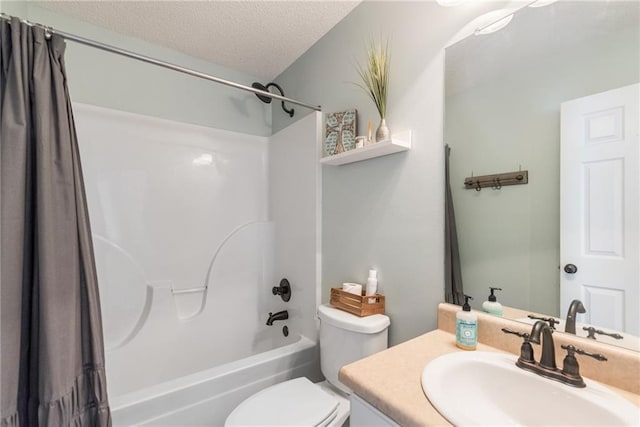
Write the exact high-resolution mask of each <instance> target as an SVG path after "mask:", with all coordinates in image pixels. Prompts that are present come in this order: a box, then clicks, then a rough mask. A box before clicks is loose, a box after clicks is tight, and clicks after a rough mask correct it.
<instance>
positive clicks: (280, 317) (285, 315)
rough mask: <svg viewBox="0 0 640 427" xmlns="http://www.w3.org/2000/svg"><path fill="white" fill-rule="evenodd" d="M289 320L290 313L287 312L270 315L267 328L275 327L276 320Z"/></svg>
mask: <svg viewBox="0 0 640 427" xmlns="http://www.w3.org/2000/svg"><path fill="white" fill-rule="evenodd" d="M288 318H289V312H288V311H287V310H282V311H279V312H277V313H269V318H268V319H267V326H271V325H273V322H275V321H276V320H287V319H288Z"/></svg>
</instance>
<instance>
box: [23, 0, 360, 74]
mask: <svg viewBox="0 0 640 427" xmlns="http://www.w3.org/2000/svg"><path fill="white" fill-rule="evenodd" d="M359 2H360V0H357V1H354V0H338V1H313V0H306V1H290V0H289V1H287V0H284V1H243V0H242V1H219V0H218V1H104V0H103V1H52V0H47V1H35V2H34V3H36V4H37V5H38V6H41V7H44V8H46V9H50V10H53V11H55V12H59V13H62V14H65V15H69V16H73V17H75V18H78V19H80V20H82V21H85V22H89V23H92V24H94V25H97V26H100V27H102V28H106V29H109V30H112V31H115V32H117V33H120V34H125V35H129V36H133V37H136V38H139V39H142V40H145V41H148V42H150V43H154V44H157V45H160V46H165V47H168V48H172V49H175V50H177V51H180V52H183V53H186V54H188V55H191V56H194V57H197V58H201V59H205V60H207V61H210V62H214V63H216V64H219V65H223V66H226V67H229V68H232V69H234V70H238V71H244V72H246V73H249V74H252V75H254V76H257V77H260V78H263V79H265V80H268V81H271V80H272V79H273V78H274V77H275V76H277V75H278V74H280V73H281V72H282V71H284V70H285V69H286V68H287V67H288V66H289V65H291V63H293V62H294V61H295V60H296V59H297V58H298V57H300V55H302V54H303V53H304V52H305V51H306V50H307V49H309V48H310V47H311V46H312V45H313V44H314V43H315V42H316V41H317V40H318V39H320V38H321V37H322V36H323V35H324V34H326V33H327V32H328V31H329V30H330V29H331V28H333V26H334V25H335V24H337V23H338V22H339V21H340V20H341V19H342V18H344V17H345V16H346V15H347V14H348V13H349V12H351V10H352V9H353V8H354V7H356V6H357V5H358V4H359Z"/></svg>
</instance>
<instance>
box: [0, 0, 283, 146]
mask: <svg viewBox="0 0 640 427" xmlns="http://www.w3.org/2000/svg"><path fill="white" fill-rule="evenodd" d="M1 7H2V9H1V10H2V12H4V13H6V14H9V15H14V16H18V17H20V18H23V19H28V20H30V21H34V22H39V23H41V24H45V25H49V26H51V27H54V28H56V29H58V30H61V31H65V32H68V33H72V34H76V35H79V36H82V37H86V38H90V39H94V40H97V41H100V42H103V43H106V44H110V45H113V46H117V47H120V48H123V49H127V50H131V51H133V52H136V53H140V54H142V55H146V56H150V57H153V58H157V59H160V60H163V61H167V62H171V63H174V64H176V65H180V66H183V67H187V68H192V69H195V70H198V71H202V72H204V73H208V74H211V75H214V76H217V77H221V78H223V79H227V80H231V81H235V82H237V83H241V84H245V85H251V83H252V82H254V81H257V80H258V79H257V78H256V77H254V76H251V75H249V74H246V73H241V72H238V71H234V70H230V69H228V68H225V67H222V66H219V65H216V64H212V63H210V62H207V61H204V60H200V59H196V58H193V57H190V56H188V55H185V54H182V53H179V52H176V51H174V50H171V49H168V48H163V47H160V46H157V45H153V44H151V43H147V42H144V41H141V40H139V39H135V38H132V37H128V36H123V35H121V34H117V33H114V32H112V31H108V30H105V29H102V28H99V27H97V26H95V25H91V24H87V23H85V22H82V21H79V20H77V19H74V18H71V17H68V16H64V15H61V14H57V13H54V12H51V11H49V10H46V9H43V8H40V7H38V6H35V5H33V4H29V2H20V1H18V2H14V1H9V2H7V1H3V2H2V5H1ZM213 42H214V41H212V43H213ZM65 61H66V65H67V74H68V78H69V82H68V84H69V91H70V94H71V98H72V100H73V101H76V102H82V103H86V104H93V105H98V106H101V107H107V108H113V109H116V110H121V111H127V112H132V113H139V114H145V115H149V116H154V117H159V118H163V119H169V120H176V121H180V122H185V123H193V124H198V125H203V126H208V127H215V128H218V129H226V130H231V131H236V132H242V133H248V134H252V135H261V136H268V135H271V106H270V105H266V104H263V103H262V102H260V101H259V100H258V99H257V98H256V97H255V95H253V94H252V93H250V92H243V91H240V90H238V89H233V88H230V87H227V86H223V85H220V84H217V83H214V82H210V81H207V80H202V79H198V78H196V77H192V76H188V75H186V74H182V73H178V72H175V71H171V70H167V69H164V68H160V67H158V66H155V65H151V64H146V63H143V62H140V61H136V60H133V59H129V58H125V57H122V56H119V55H116V54H113V53H108V52H103V51H101V50H98V49H95V48H91V47H87V46H83V45H80V44H78V43H74V42H67V49H66V54H65Z"/></svg>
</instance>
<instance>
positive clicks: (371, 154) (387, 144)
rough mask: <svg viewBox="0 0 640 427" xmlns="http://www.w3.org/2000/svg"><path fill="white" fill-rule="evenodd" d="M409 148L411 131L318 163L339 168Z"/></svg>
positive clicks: (326, 158) (325, 158)
mask: <svg viewBox="0 0 640 427" xmlns="http://www.w3.org/2000/svg"><path fill="white" fill-rule="evenodd" d="M410 148H411V131H406V132H402V133H398V134H396V135H393V136H392V137H391V139H389V140H387V141H380V142H376V143H373V144H370V145H365V146H364V147H362V148H356V149H354V150H349V151H345V152H344V153H340V154H334V155H333V156H327V157H323V158H322V159H320V163H322V164H325V165H332V166H340V165H346V164H348V163H354V162H359V161H361V160H368V159H373V158H375V157H381V156H386V155H389V154H394V153H400V152H401V151H407V150H409V149H410Z"/></svg>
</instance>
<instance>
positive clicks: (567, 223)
mask: <svg viewBox="0 0 640 427" xmlns="http://www.w3.org/2000/svg"><path fill="white" fill-rule="evenodd" d="M639 12H640V3H638V2H636V1H593V2H584V1H557V2H553V3H551V4H548V5H547V6H544V7H535V8H533V7H525V8H522V9H520V10H518V11H517V12H516V13H515V14H514V16H513V18H512V19H511V22H509V24H508V25H507V26H506V27H504V28H502V29H500V30H499V31H496V32H493V33H490V34H480V35H471V36H469V37H467V38H465V39H463V40H461V41H459V42H457V43H456V44H454V45H452V46H450V47H448V48H447V49H446V85H445V99H446V101H445V102H446V105H445V143H447V144H448V145H449V146H450V147H451V154H450V179H451V187H452V197H453V202H454V208H455V215H456V222H457V231H458V241H459V247H460V263H461V266H462V277H463V283H464V292H465V293H467V294H470V295H472V296H473V297H474V301H473V302H474V308H477V309H480V308H481V304H482V302H483V301H486V300H487V296H488V294H489V286H496V287H500V288H502V289H503V291H502V292H499V293H498V301H500V302H502V304H504V305H505V306H510V307H515V308H518V309H522V310H524V311H525V312H531V313H538V314H543V315H548V316H553V317H556V318H564V317H565V316H566V314H567V312H568V309H569V305H570V302H571V301H573V300H574V299H579V300H580V301H581V302H582V303H583V305H584V307H585V309H586V312H585V313H581V314H578V319H577V321H578V331H577V333H576V334H577V335H579V336H580V335H582V336H586V335H588V333H589V331H588V330H583V327H589V326H592V327H593V328H596V329H598V330H599V331H600V332H605V333H612V334H614V333H618V334H620V335H622V336H623V339H618V338H613V339H609V338H610V337H606V336H605V335H604V334H596V335H595V337H596V339H597V340H600V341H602V342H611V343H613V344H616V345H620V346H624V347H628V348H632V349H636V350H640V344H639V343H640V340H638V338H637V336H638V335H640V330H639V329H640V318H639V317H638V313H639V312H640V308H639V307H638V305H639V304H640V291H639V290H638V288H639V287H640V283H639V277H640V276H639V274H640V273H639V270H640V267H639V264H640V250H639V243H638V240H639V237H640V212H639V210H638V203H639V202H638V200H639V199H640V175H639V173H638V170H639V169H640V168H639V164H638V162H639V159H640V154H639V153H640V151H639V149H638V115H639V113H638V106H637V103H638V92H639V89H638V88H639V87H640V86H638V81H639V79H640V77H639V76H640V28H639V26H640V24H639V23H640V13H639ZM634 103H635V106H634ZM518 171H527V172H528V183H527V184H522V185H499V183H498V182H497V181H496V182H495V185H491V186H485V187H481V188H469V189H466V188H465V185H464V182H465V179H467V178H470V177H474V178H472V179H475V178H476V177H480V176H487V175H488V176H492V175H495V174H501V173H508V172H518ZM574 270H575V271H574ZM574 308H576V307H575V306H574ZM578 308H579V307H578ZM578 311H583V310H578ZM518 320H520V319H518ZM522 320H523V321H524V320H525V319H522ZM558 329H559V330H562V325H560V327H559V328H558Z"/></svg>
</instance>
